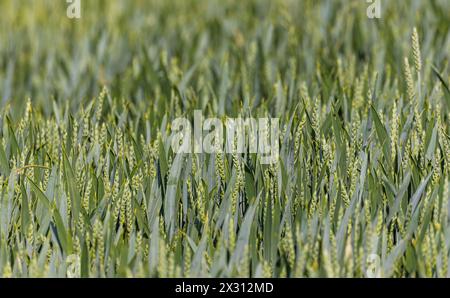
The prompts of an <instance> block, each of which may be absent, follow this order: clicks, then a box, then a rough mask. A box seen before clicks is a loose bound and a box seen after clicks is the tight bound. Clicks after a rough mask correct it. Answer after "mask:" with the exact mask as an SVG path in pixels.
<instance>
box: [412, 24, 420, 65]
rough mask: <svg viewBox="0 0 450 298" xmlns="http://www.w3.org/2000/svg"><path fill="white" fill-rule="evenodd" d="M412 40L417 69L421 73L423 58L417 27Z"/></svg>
mask: <svg viewBox="0 0 450 298" xmlns="http://www.w3.org/2000/svg"><path fill="white" fill-rule="evenodd" d="M411 42H412V50H413V57H414V66H415V68H416V71H417V72H418V73H420V70H421V69H422V59H421V56H420V45H419V34H418V33H417V28H416V27H414V29H413V32H412V35H411Z"/></svg>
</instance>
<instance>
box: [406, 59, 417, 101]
mask: <svg viewBox="0 0 450 298" xmlns="http://www.w3.org/2000/svg"><path fill="white" fill-rule="evenodd" d="M403 74H404V75H405V82H406V94H407V95H408V99H409V100H410V101H412V100H413V99H414V94H415V92H414V81H413V76H412V73H411V68H410V66H409V60H408V58H407V57H405V59H404V62H403Z"/></svg>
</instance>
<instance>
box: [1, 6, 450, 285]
mask: <svg viewBox="0 0 450 298" xmlns="http://www.w3.org/2000/svg"><path fill="white" fill-rule="evenodd" d="M67 5H68V4H67V3H65V1H54V0H36V1H24V0H20V1H0V12H1V16H0V98H1V103H0V140H1V142H0V276H2V277H447V276H449V274H450V273H449V270H448V256H449V246H450V229H449V216H448V209H449V200H450V194H449V186H450V89H449V85H450V75H449V54H450V33H449V32H450V31H449V26H450V14H449V13H448V12H449V11H450V2H449V1H446V0H442V1H440V0H434V1H420V0H409V1H381V5H380V6H381V17H380V18H379V19H376V18H375V19H371V18H369V17H368V16H367V8H368V6H369V5H370V4H369V3H367V2H366V1H359V0H352V1H348V0H336V1H326V0H322V1H313V0H303V1H293V0H292V1H289V0H286V1H282V0H276V1H267V0H261V1H257V0H249V1H237V0H236V1H231V0H226V1H219V0H211V1H202V0H200V1H194V0H184V1H176V0H170V1H166V0H164V1H163V0H159V1H158V0H151V1H143V0H132V1H125V0H123V1H122V0H114V1H106V0H96V1H87V0H81V18H80V19H70V18H68V17H67V15H66V9H67ZM196 110H200V111H201V112H202V113H203V114H204V115H205V116H210V117H217V118H218V119H222V120H223V121H225V120H226V119H228V118H236V117H255V118H259V117H272V118H278V119H279V123H280V133H279V137H278V138H277V140H276V142H277V144H278V146H279V152H278V159H277V161H276V162H275V163H270V164H267V163H263V162H261V156H260V155H259V154H258V153H251V152H250V151H249V148H248V147H245V150H244V151H245V152H243V153H239V154H238V153H214V154H208V153H181V154H180V153H176V152H174V150H173V149H172V148H171V134H172V126H171V123H172V121H173V120H174V119H176V118H179V117H185V118H187V119H189V120H192V119H193V116H194V111H196Z"/></svg>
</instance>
